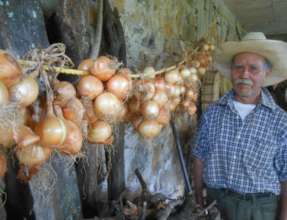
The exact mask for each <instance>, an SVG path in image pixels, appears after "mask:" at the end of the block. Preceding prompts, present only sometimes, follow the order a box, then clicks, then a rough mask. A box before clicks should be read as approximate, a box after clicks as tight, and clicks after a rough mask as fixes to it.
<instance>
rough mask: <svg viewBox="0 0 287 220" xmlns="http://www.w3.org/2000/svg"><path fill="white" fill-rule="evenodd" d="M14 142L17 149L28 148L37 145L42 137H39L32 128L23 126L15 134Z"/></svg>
mask: <svg viewBox="0 0 287 220" xmlns="http://www.w3.org/2000/svg"><path fill="white" fill-rule="evenodd" d="M14 140H15V142H16V144H17V147H26V146H28V145H32V144H35V143H37V142H38V141H39V140H40V137H39V136H37V135H36V134H35V133H34V132H33V131H32V129H31V128H30V127H28V126H25V125H22V126H20V127H19V128H18V129H17V131H16V132H15V134H14Z"/></svg>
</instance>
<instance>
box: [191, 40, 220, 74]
mask: <svg viewBox="0 0 287 220" xmlns="http://www.w3.org/2000/svg"><path fill="white" fill-rule="evenodd" d="M196 48H197V49H196V50H195V51H194V52H192V53H190V54H189V56H188V57H187V58H186V61H187V64H188V66H190V67H192V68H195V69H196V71H197V73H198V74H199V75H200V76H203V75H204V74H205V73H206V71H207V68H208V66H209V64H210V63H211V62H212V52H213V51H214V49H215V47H214V45H212V44H211V43H208V42H206V40H205V39H201V40H200V41H199V42H198V43H197V44H196ZM193 71H195V70H194V69H193Z"/></svg>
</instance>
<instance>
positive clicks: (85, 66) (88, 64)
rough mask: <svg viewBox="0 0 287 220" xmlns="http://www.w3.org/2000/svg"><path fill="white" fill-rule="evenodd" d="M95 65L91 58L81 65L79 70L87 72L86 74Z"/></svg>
mask: <svg viewBox="0 0 287 220" xmlns="http://www.w3.org/2000/svg"><path fill="white" fill-rule="evenodd" d="M93 65H94V60H93V59H91V58H88V59H85V60H83V61H82V62H81V63H80V64H79V66H78V69H79V70H83V71H86V72H90V70H91V68H92V66H93Z"/></svg>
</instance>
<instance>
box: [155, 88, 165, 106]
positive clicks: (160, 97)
mask: <svg viewBox="0 0 287 220" xmlns="http://www.w3.org/2000/svg"><path fill="white" fill-rule="evenodd" d="M153 100H154V101H156V102H157V104H158V105H159V107H161V106H163V105H165V104H166V103H167V102H168V97H167V94H166V92H165V91H163V90H159V91H156V93H155V95H154V97H153Z"/></svg>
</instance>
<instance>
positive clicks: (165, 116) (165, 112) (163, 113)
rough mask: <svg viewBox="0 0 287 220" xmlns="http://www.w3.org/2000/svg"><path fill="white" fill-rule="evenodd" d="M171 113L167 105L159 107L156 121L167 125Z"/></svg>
mask: <svg viewBox="0 0 287 220" xmlns="http://www.w3.org/2000/svg"><path fill="white" fill-rule="evenodd" d="M170 118H171V115H170V110H169V109H168V107H167V106H164V107H162V108H161V109H160V111H159V115H158V117H157V119H156V120H157V121H158V122H159V123H160V124H162V125H163V126H165V125H167V124H168V123H169V121H170Z"/></svg>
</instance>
